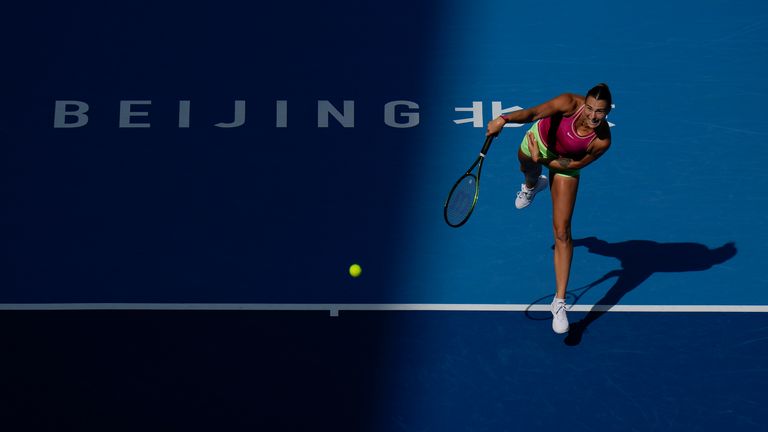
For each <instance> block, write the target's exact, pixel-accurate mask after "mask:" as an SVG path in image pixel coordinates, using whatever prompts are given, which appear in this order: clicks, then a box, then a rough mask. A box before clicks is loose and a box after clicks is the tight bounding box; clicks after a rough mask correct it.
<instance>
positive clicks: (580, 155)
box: [487, 84, 611, 334]
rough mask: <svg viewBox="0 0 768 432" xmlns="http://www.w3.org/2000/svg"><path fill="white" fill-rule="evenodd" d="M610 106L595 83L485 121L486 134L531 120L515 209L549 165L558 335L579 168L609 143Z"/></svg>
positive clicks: (539, 186) (542, 182)
mask: <svg viewBox="0 0 768 432" xmlns="http://www.w3.org/2000/svg"><path fill="white" fill-rule="evenodd" d="M610 110H611V92H610V90H609V89H608V86H607V85H606V84H598V85H596V86H595V87H593V88H592V89H590V90H589V91H588V92H587V95H586V96H581V95H577V94H572V93H565V94H562V95H560V96H558V97H556V98H554V99H552V100H550V101H548V102H545V103H543V104H541V105H537V106H535V107H533V108H528V109H524V110H519V111H515V112H512V113H509V114H504V115H502V116H500V117H498V118H496V119H494V120H492V121H491V122H489V123H488V130H487V135H497V134H499V133H501V131H502V130H503V128H504V125H505V124H507V123H531V122H533V126H531V128H530V129H529V130H528V132H527V133H526V134H525V137H524V138H523V142H522V143H521V144H520V149H519V150H518V152H517V158H518V159H519V160H520V170H521V171H522V172H523V175H525V182H524V183H523V184H522V186H521V188H520V192H518V193H517V198H516V199H515V206H516V207H517V208H518V209H522V208H525V207H527V206H528V205H529V204H531V202H533V198H534V197H535V196H536V194H537V193H538V192H540V191H542V190H544V189H545V188H546V187H547V182H548V181H547V177H546V176H544V175H541V171H542V167H544V166H546V167H547V168H549V177H550V179H551V183H552V185H551V187H550V189H551V195H552V223H553V226H554V234H555V283H556V290H555V299H554V301H553V302H552V329H553V330H554V331H555V333H558V334H561V333H565V332H567V331H568V317H567V316H566V310H567V306H566V304H565V293H566V289H567V286H568V277H569V275H570V272H571V259H572V257H573V241H572V239H571V219H572V217H573V208H574V205H575V204H576V192H577V191H578V189H579V175H580V173H581V169H582V168H584V167H586V166H587V165H589V164H591V163H592V162H594V161H596V160H597V159H598V158H600V156H602V155H603V154H604V153H605V152H606V151H607V150H608V148H609V147H610V146H611V131H610V128H609V127H608V124H607V123H606V121H605V118H606V116H607V115H608V112H609V111H610Z"/></svg>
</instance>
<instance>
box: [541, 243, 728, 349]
mask: <svg viewBox="0 0 768 432" xmlns="http://www.w3.org/2000/svg"><path fill="white" fill-rule="evenodd" d="M573 245H574V246H575V247H586V248H587V251H589V253H593V254H596V255H602V256H606V257H612V258H616V259H618V260H619V261H620V262H621V268H620V269H616V270H612V271H610V272H608V273H606V274H605V275H603V276H602V277H600V278H599V279H597V280H595V281H594V282H592V283H590V284H588V285H586V286H584V287H581V288H578V289H576V290H573V291H571V292H569V293H568V296H569V297H570V298H569V300H568V302H569V303H570V304H575V303H576V302H577V301H578V300H579V298H581V297H582V296H583V295H584V294H585V293H587V292H588V291H589V290H590V289H592V288H593V287H595V286H597V285H599V284H601V283H603V282H605V281H607V280H609V279H613V278H615V279H616V280H615V282H614V284H613V286H611V287H610V288H609V289H608V291H607V292H606V293H605V295H604V296H603V297H602V298H601V299H600V300H598V301H597V302H595V306H594V307H593V308H592V310H590V311H589V312H588V313H587V315H586V316H585V317H584V318H583V319H581V320H579V321H576V322H573V323H571V325H570V327H571V328H570V331H569V332H568V336H567V337H566V338H565V341H564V342H565V344H566V345H570V346H575V345H578V344H579V343H581V339H582V337H583V335H584V332H585V331H586V329H587V328H588V327H589V326H590V325H591V324H592V323H593V322H595V321H596V320H597V319H599V318H600V317H601V316H603V314H605V313H606V312H607V311H608V310H610V308H611V307H612V306H614V305H616V304H618V303H619V301H620V300H621V299H622V297H624V296H625V295H626V294H627V293H628V292H630V291H632V290H633V289H635V288H637V287H638V286H640V285H641V284H642V283H643V282H645V281H646V280H647V279H648V278H649V277H651V275H653V274H654V273H682V272H691V271H702V270H707V269H710V268H712V266H714V265H717V264H721V263H724V262H726V261H728V260H729V259H731V258H733V257H734V256H735V255H736V245H735V244H734V243H726V244H724V245H723V246H720V247H718V248H715V249H710V248H708V247H707V246H704V245H702V244H699V243H658V242H654V241H650V240H628V241H624V242H618V243H609V242H607V241H604V240H600V239H599V238H597V237H586V238H583V239H574V240H573ZM550 297H551V296H550ZM541 301H542V299H540V300H538V301H536V302H535V303H541Z"/></svg>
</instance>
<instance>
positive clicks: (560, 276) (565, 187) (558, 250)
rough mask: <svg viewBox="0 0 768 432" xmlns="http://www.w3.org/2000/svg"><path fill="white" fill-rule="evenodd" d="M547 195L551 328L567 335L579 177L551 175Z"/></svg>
mask: <svg viewBox="0 0 768 432" xmlns="http://www.w3.org/2000/svg"><path fill="white" fill-rule="evenodd" d="M551 177H552V184H551V186H550V193H551V194H552V227H553V230H554V235H555V283H556V291H555V301H554V302H553V303H552V314H553V315H554V318H553V321H552V328H553V329H554V330H555V332H557V333H564V332H566V331H568V319H567V317H566V314H565V293H566V289H567V288H568V278H569V276H570V273H571V260H572V258H573V238H572V236H571V219H572V218H573V209H574V207H575V205H576V194H577V192H578V190H579V177H578V176H565V175H561V174H555V175H552V176H551Z"/></svg>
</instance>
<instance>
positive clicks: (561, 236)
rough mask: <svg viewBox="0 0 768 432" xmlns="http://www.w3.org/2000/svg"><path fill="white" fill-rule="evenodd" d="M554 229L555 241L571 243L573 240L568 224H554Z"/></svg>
mask: <svg viewBox="0 0 768 432" xmlns="http://www.w3.org/2000/svg"><path fill="white" fill-rule="evenodd" d="M554 231H555V242H558V243H571V242H572V241H573V239H572V237H571V225H570V224H555V227H554Z"/></svg>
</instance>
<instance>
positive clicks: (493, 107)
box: [491, 101, 523, 127]
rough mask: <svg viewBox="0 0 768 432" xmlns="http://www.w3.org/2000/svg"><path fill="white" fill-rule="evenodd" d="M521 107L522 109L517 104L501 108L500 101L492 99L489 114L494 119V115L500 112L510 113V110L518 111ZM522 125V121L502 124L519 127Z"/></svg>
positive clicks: (496, 115)
mask: <svg viewBox="0 0 768 432" xmlns="http://www.w3.org/2000/svg"><path fill="white" fill-rule="evenodd" d="M521 109H523V107H519V106H517V105H515V106H513V107H512V108H503V109H502V108H501V102H496V101H494V102H491V115H492V117H491V118H494V119H495V118H496V117H498V116H500V115H502V114H506V113H511V112H515V111H520V110H521ZM522 125H523V123H507V124H506V125H504V127H520V126H522Z"/></svg>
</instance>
